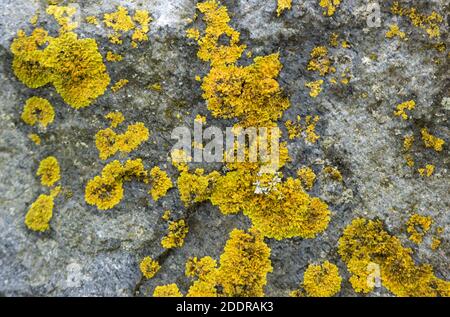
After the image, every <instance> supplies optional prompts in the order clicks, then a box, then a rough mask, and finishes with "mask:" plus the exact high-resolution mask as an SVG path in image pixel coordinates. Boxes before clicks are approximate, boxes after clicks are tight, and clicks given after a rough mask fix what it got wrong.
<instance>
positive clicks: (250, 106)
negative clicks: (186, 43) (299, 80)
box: [197, 0, 290, 126]
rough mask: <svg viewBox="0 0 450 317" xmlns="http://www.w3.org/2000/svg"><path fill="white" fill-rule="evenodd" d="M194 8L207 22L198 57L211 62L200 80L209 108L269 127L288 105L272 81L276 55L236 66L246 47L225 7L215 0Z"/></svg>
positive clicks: (242, 122) (222, 115)
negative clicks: (223, 40) (230, 24)
mask: <svg viewBox="0 0 450 317" xmlns="http://www.w3.org/2000/svg"><path fill="white" fill-rule="evenodd" d="M197 8H198V9H199V10H200V12H201V13H203V14H204V16H203V20H204V22H205V23H206V29H205V32H204V35H203V36H201V37H200V39H199V40H198V44H199V47H200V48H199V51H198V53H197V56H198V57H199V58H200V59H201V60H203V61H206V62H210V64H211V70H210V72H209V74H208V75H207V76H205V77H204V78H203V83H202V89H203V91H204V93H203V98H204V99H206V101H207V106H208V109H209V110H211V112H212V114H213V115H214V116H215V117H220V118H224V119H227V118H235V117H237V118H238V119H239V120H240V125H242V126H264V125H266V126H267V125H268V126H271V125H272V122H273V121H275V120H277V119H279V118H280V117H281V115H282V112H283V111H284V110H285V109H287V108H288V107H289V106H290V104H289V100H288V99H287V98H284V97H283V96H282V91H281V89H280V86H279V84H278V82H277V81H276V80H275V78H276V77H278V75H279V72H280V70H281V67H282V65H281V63H280V61H279V54H271V55H268V56H261V57H256V58H255V59H254V61H253V64H251V65H249V66H246V67H242V66H239V65H237V61H238V60H239V58H240V57H241V56H242V53H243V52H244V50H245V48H246V47H245V45H239V37H240V34H239V32H237V31H236V30H234V29H233V28H232V27H231V26H229V25H228V22H229V21H230V17H229V16H228V12H227V8H226V7H224V6H220V5H219V3H218V2H217V1H215V0H208V1H205V2H203V3H199V4H198V5H197ZM222 36H224V37H227V38H229V43H228V44H227V45H221V44H220V43H219V42H220V41H219V38H221V37H222Z"/></svg>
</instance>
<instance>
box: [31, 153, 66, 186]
mask: <svg viewBox="0 0 450 317" xmlns="http://www.w3.org/2000/svg"><path fill="white" fill-rule="evenodd" d="M36 175H37V176H40V177H41V184H42V185H44V186H48V187H51V186H53V185H54V184H55V183H56V182H57V181H59V179H60V178H61V175H60V168H59V164H58V160H57V159H56V157H54V156H49V157H47V158H45V159H43V160H42V161H41V162H40V163H39V168H38V170H37V173H36Z"/></svg>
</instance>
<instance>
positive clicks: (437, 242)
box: [431, 237, 442, 250]
mask: <svg viewBox="0 0 450 317" xmlns="http://www.w3.org/2000/svg"><path fill="white" fill-rule="evenodd" d="M441 243H442V241H441V239H439V238H436V237H433V239H432V240H431V250H437V249H438V248H439V246H440V245H441Z"/></svg>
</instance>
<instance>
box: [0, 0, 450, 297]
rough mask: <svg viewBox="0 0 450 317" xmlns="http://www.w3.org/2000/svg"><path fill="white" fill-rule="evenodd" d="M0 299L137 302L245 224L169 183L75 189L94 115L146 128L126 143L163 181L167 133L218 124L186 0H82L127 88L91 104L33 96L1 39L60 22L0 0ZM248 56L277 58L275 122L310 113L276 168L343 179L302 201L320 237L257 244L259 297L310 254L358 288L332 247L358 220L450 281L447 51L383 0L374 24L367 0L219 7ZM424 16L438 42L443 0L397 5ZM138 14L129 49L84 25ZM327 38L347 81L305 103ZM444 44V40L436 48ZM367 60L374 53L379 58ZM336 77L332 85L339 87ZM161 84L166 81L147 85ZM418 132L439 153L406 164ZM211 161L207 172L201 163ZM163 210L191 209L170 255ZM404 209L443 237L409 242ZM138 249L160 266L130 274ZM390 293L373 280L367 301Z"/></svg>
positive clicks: (91, 167) (91, 165)
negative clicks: (45, 181) (37, 108)
mask: <svg viewBox="0 0 450 317" xmlns="http://www.w3.org/2000/svg"><path fill="white" fill-rule="evenodd" d="M0 2H1V7H2V9H1V11H0V31H1V32H0V63H1V71H0V85H1V87H2V88H1V90H0V100H1V101H0V118H1V124H0V136H1V137H0V242H1V243H0V295H6V296H17V295H19V296H22V295H38V296H85V295H92V296H105V295H106V296H136V295H138V296H139V295H150V294H152V292H153V289H154V287H155V286H157V285H162V284H169V283H177V284H178V286H179V287H180V290H181V291H182V292H183V293H185V292H186V291H187V288H188V286H189V281H188V279H187V278H186V277H185V276H184V265H185V262H186V260H187V259H188V258H189V257H191V256H198V257H201V256H206V255H210V256H212V257H214V258H216V259H218V258H219V256H220V254H221V253H222V250H223V246H224V244H225V242H226V240H227V239H228V235H229V232H230V231H231V230H232V229H233V228H242V229H244V228H248V227H249V226H250V225H251V222H250V221H249V219H248V218H246V217H245V216H244V215H242V214H238V215H232V216H225V215H222V214H221V213H220V212H219V211H218V209H217V208H216V207H213V206H212V205H211V204H209V203H204V204H200V205H198V206H196V207H195V208H193V210H186V209H185V208H184V207H183V204H182V203H181V201H180V199H179V194H178V191H177V190H176V189H172V190H170V191H169V193H168V195H167V196H166V197H164V198H163V199H161V200H159V201H158V202H157V203H155V202H153V201H152V200H151V199H150V196H149V195H148V194H147V188H146V187H145V186H143V185H140V184H138V183H134V182H133V183H127V184H126V185H125V197H124V199H123V200H122V202H121V203H120V204H119V205H118V206H117V207H115V208H114V209H113V210H110V211H106V212H104V211H99V210H97V209H96V208H95V207H92V206H89V205H87V204H86V202H85V201H84V188H85V185H86V182H87V181H88V180H89V179H91V178H92V177H94V176H95V175H98V174H99V172H100V171H101V169H102V167H103V166H104V164H105V163H104V162H102V161H101V160H100V159H99V158H98V151H97V149H96V147H95V143H94V135H95V133H96V132H97V131H98V130H99V129H100V128H104V127H106V126H107V122H106V120H104V118H103V115H105V114H106V113H108V112H109V111H113V110H118V111H122V112H123V114H124V115H125V117H126V120H127V122H135V121H142V122H144V123H145V125H146V126H147V127H148V128H149V130H150V131H151V137H150V140H149V141H148V142H146V143H144V144H143V145H142V146H140V147H139V148H138V149H137V150H136V151H133V152H132V153H131V155H130V157H140V158H142V159H143V161H144V163H145V164H146V166H147V167H151V166H154V165H159V166H160V167H162V168H164V169H166V170H168V171H169V174H170V176H171V177H172V179H173V180H175V177H174V175H176V170H175V169H174V168H173V167H171V164H170V162H169V161H168V154H169V151H170V148H171V147H172V145H173V144H174V142H175V141H174V140H171V138H170V135H171V131H172V129H173V128H175V127H177V126H181V125H188V126H191V125H192V123H193V119H194V118H195V116H196V115H197V114H198V113H200V114H203V115H207V117H208V121H207V122H208V124H211V125H217V126H222V127H225V126H226V122H224V120H217V119H214V118H212V117H211V115H210V113H209V111H208V110H207V108H206V104H205V101H204V100H203V99H202V96H201V94H202V91H201V88H200V83H199V82H197V81H196V80H195V76H196V75H201V76H203V75H204V74H206V73H207V72H208V66H207V65H206V64H205V63H202V62H201V61H199V60H198V59H197V57H196V52H197V46H196V44H195V43H194V42H193V41H192V40H189V39H187V38H186V36H185V30H186V29H187V28H188V23H189V21H188V19H189V18H191V17H193V15H194V13H195V5H196V1H194V0H171V1H166V0H154V1H147V0H142V1H100V0H97V1H89V2H85V1H78V3H75V5H77V7H78V8H79V13H78V14H79V15H80V21H81V22H82V23H81V24H80V26H79V28H78V29H76V31H75V32H76V33H78V34H79V36H80V37H91V38H95V39H96V40H97V42H98V44H99V47H100V51H101V53H102V55H104V54H106V52H107V51H108V50H113V51H115V52H117V53H121V54H123V55H124V56H125V58H124V60H123V61H122V62H119V63H108V64H107V66H108V72H109V74H110V76H111V80H112V83H114V82H116V81H118V80H119V79H122V78H126V79H128V80H129V84H128V85H127V86H126V87H125V88H123V89H122V90H120V91H119V92H117V93H114V94H113V93H112V92H111V91H110V90H108V91H107V92H106V93H105V94H104V95H103V96H101V97H100V98H98V99H97V100H96V101H95V102H94V103H93V104H92V105H91V106H90V107H88V108H85V109H82V110H74V109H72V108H71V107H69V106H68V105H66V104H65V103H64V102H63V100H62V99H61V97H60V96H59V95H58V94H57V93H56V91H55V90H54V88H53V87H49V86H45V87H42V88H39V89H29V88H27V87H26V86H24V85H23V84H22V83H21V82H20V81H19V80H18V79H17V78H16V77H15V76H14V74H13V72H12V69H11V62H12V54H11V52H10V49H9V47H10V45H11V42H12V40H13V38H14V37H15V36H16V32H17V30H18V29H24V30H27V31H29V30H31V29H32V25H31V24H30V23H29V20H30V18H31V17H32V16H33V15H34V14H35V13H36V11H37V10H40V11H41V15H40V17H39V21H38V25H40V26H44V27H45V28H46V29H48V30H49V31H50V32H56V30H57V25H56V24H55V23H54V21H53V20H52V18H51V17H50V16H48V15H46V14H45V7H46V3H45V1H28V0H27V1H25V0H15V1H12V0H0ZM223 3H224V4H226V5H227V7H228V9H229V12H230V15H231V17H232V21H231V24H232V25H233V27H234V28H236V29H237V30H238V31H240V32H241V41H242V42H243V43H246V44H247V46H248V47H249V48H250V49H251V50H252V52H253V55H254V56H258V55H265V54H270V53H274V52H279V53H280V58H281V62H282V63H283V70H282V72H281V75H280V78H279V82H280V84H281V85H282V87H283V89H284V91H285V92H286V94H287V95H288V96H289V98H290V101H291V104H292V105H291V108H290V109H289V110H288V111H286V112H285V114H284V117H283V119H282V120H280V125H281V122H282V121H285V120H288V119H291V120H295V118H296V117H297V115H301V116H302V117H303V116H305V115H306V114H312V115H319V116H320V121H319V123H318V125H317V129H316V130H317V133H318V134H319V135H320V136H321V139H320V140H319V142H318V143H316V144H314V145H311V144H307V143H306V142H305V141H304V140H303V139H296V140H292V141H291V140H289V142H288V144H289V150H290V155H291V157H292V159H293V160H292V162H291V163H289V164H288V166H286V168H285V171H284V172H285V175H295V172H296V171H297V170H298V168H300V167H301V166H303V165H308V166H311V165H312V166H313V168H314V169H315V170H316V171H320V169H321V167H322V166H323V165H333V166H335V167H337V168H338V169H339V170H340V171H341V173H342V175H343V179H344V181H343V183H338V182H335V181H331V180H330V179H327V178H326V177H319V179H318V182H317V184H316V185H315V187H314V189H313V190H312V192H311V193H312V195H313V196H317V197H320V198H322V199H323V200H325V201H326V202H327V203H328V204H329V205H330V209H331V210H332V218H331V222H330V225H329V227H328V229H327V230H326V231H325V232H324V233H323V234H320V235H319V236H318V237H317V238H316V239H299V238H293V239H286V240H282V241H275V240H272V239H266V242H267V244H268V245H269V246H270V248H271V249H272V253H271V260H272V265H273V272H272V273H270V274H269V275H268V276H267V278H268V284H267V286H266V289H265V291H266V295H268V296H287V295H288V294H289V292H290V291H291V290H293V289H295V288H297V287H298V285H299V283H300V282H301V280H302V276H303V272H304V271H305V268H306V266H307V265H308V264H309V263H316V262H321V261H324V260H329V261H330V262H333V263H336V264H337V265H338V267H339V269H340V273H341V275H342V276H343V277H344V282H343V285H342V290H341V292H340V294H339V295H340V296H355V295H357V294H356V293H355V292H354V291H353V289H352V287H351V285H350V283H349V282H348V281H347V280H348V272H347V270H346V267H345V264H344V263H343V262H342V261H341V259H340V257H339V255H338V253H337V241H338V239H339V237H340V236H341V234H342V230H343V229H344V228H345V226H346V225H347V224H348V223H349V222H350V221H351V220H352V219H353V218H356V217H361V216H362V217H367V218H372V219H375V218H379V219H382V220H383V221H384V222H385V223H386V226H387V229H388V230H389V232H390V233H391V234H394V235H396V236H398V237H399V238H400V239H401V240H402V242H403V244H404V245H405V246H408V247H411V248H412V249H413V250H414V253H413V254H414V255H413V256H414V259H415V260H416V261H417V262H418V263H429V264H431V265H432V266H433V268H434V269H435V272H436V274H437V276H439V277H441V278H443V279H446V280H450V266H449V265H448V264H449V261H450V239H449V234H450V226H449V225H450V217H449V212H450V210H449V206H450V195H449V181H450V179H449V175H448V169H449V163H450V161H449V155H448V143H449V141H450V140H449V132H450V131H449V128H450V127H449V122H448V114H449V111H450V109H449V97H450V96H449V73H448V61H449V59H448V55H447V54H448V50H447V51H445V52H438V51H437V50H434V49H430V48H429V47H428V43H430V42H431V41H430V39H429V38H428V36H427V35H426V33H425V32H424V31H423V30H421V29H418V28H414V27H413V26H411V24H410V23H409V21H408V20H407V19H406V18H398V17H396V16H394V15H392V14H391V13H390V12H389V8H390V5H391V4H392V1H380V5H381V25H380V26H379V27H368V26H367V23H366V17H367V11H366V7H367V1H364V0H343V1H342V4H341V6H340V7H339V8H338V10H337V11H336V13H335V15H334V16H332V17H324V16H323V15H322V8H320V7H319V6H318V1H315V0H301V1H299V0H293V7H292V9H291V10H289V11H285V12H284V13H283V14H282V15H281V16H280V17H277V15H276V1H275V0H271V1H262V0H239V1H231V0H229V1H228V0H227V1H223ZM405 3H406V4H409V5H414V6H417V7H418V8H419V9H420V10H422V11H425V12H431V11H432V10H435V11H437V12H439V13H441V14H443V15H444V22H443V24H442V25H441V33H442V35H441V38H442V39H448V35H449V34H448V15H447V14H448V12H449V4H448V1H444V0H441V1H439V0H433V1H426V3H425V2H424V1H405ZM118 4H120V5H124V6H126V7H127V8H129V9H131V10H132V9H135V8H141V9H147V10H149V12H150V13H151V15H152V17H153V19H154V21H153V22H152V23H151V30H150V33H149V37H150V40H149V41H148V42H145V43H144V44H142V45H140V47H139V48H137V49H131V48H130V47H129V45H122V46H114V45H113V44H111V43H109V42H108V38H107V31H106V29H105V28H104V27H103V26H102V25H100V26H95V25H90V24H87V23H85V22H84V17H86V16H88V15H95V16H97V17H98V18H99V19H100V17H101V16H102V14H103V13H105V12H111V11H113V10H114V8H115V7H116V5H118ZM392 23H398V25H399V26H400V29H401V30H403V31H404V32H405V33H406V35H407V38H408V40H407V41H401V40H400V39H398V38H394V39H387V38H386V37H385V33H386V32H387V31H388V29H389V25H390V24H392ZM333 32H336V33H338V34H340V36H341V39H346V40H347V41H348V42H349V43H350V45H351V47H350V48H342V47H338V48H332V49H330V55H331V56H333V59H334V60H335V66H336V68H337V72H336V76H339V75H340V74H341V73H342V72H343V71H344V70H345V69H346V68H347V67H348V70H349V73H350V74H351V80H350V83H349V84H348V85H344V84H340V83H338V84H336V85H332V84H330V83H329V82H328V81H327V80H326V82H325V84H324V90H323V91H322V93H321V94H320V95H319V96H318V97H317V98H316V99H313V98H311V97H310V96H309V91H308V89H307V88H305V86H304V85H305V83H306V82H309V81H313V80H317V79H318V77H317V75H316V74H314V73H312V72H310V71H308V70H307V69H306V64H307V61H308V59H309V53H310V52H311V50H312V49H313V48H314V47H316V46H320V45H328V43H329V37H330V36H331V34H332V33H333ZM447 44H448V42H447ZM375 57H376V58H375ZM339 79H340V78H339V77H338V81H339ZM153 83H161V86H162V90H161V91H155V90H151V89H148V88H147V86H149V85H151V84H153ZM34 95H37V96H41V97H45V98H47V99H48V100H50V101H51V103H52V104H53V106H54V108H55V111H56V117H55V122H54V123H53V124H52V125H50V126H49V127H48V128H47V129H46V130H45V131H41V132H39V134H40V136H41V138H42V145H41V146H36V145H35V144H33V143H32V142H31V141H30V140H29V139H28V137H27V135H28V134H29V133H31V132H36V129H34V128H32V127H29V126H27V125H26V124H25V123H24V122H23V121H21V119H20V114H21V111H22V105H23V104H24V102H25V100H26V99H27V98H29V97H31V96H34ZM409 99H414V100H415V101H416V103H417V107H416V109H415V110H414V112H413V113H414V114H413V119H412V120H409V121H402V120H400V119H399V118H397V117H394V115H393V111H394V109H395V106H396V105H397V104H399V103H401V102H403V101H406V100H409ZM423 127H427V128H428V129H430V131H432V132H433V133H434V134H435V135H437V136H439V137H441V138H443V139H444V140H445V141H446V145H445V146H444V150H443V151H442V152H441V153H436V152H433V151H432V150H430V149H425V148H424V147H423V146H422V145H420V146H417V148H416V149H415V151H416V167H415V169H410V168H408V167H407V166H406V164H405V160H404V158H403V150H402V146H403V136H405V135H408V134H411V133H414V134H415V135H416V136H420V129H421V128H423ZM48 155H54V156H56V157H57V158H58V160H59V162H60V164H61V175H62V180H61V184H62V186H63V195H61V196H60V197H59V198H58V199H57V200H56V207H55V211H54V216H53V219H52V220H51V229H50V230H49V231H48V232H45V233H42V234H37V233H35V232H31V231H30V230H28V229H27V228H26V226H25V224H24V217H25V214H26V212H27V210H28V208H29V205H30V204H31V203H32V202H33V201H34V200H35V199H36V198H37V196H38V195H39V194H41V193H43V192H44V189H43V187H42V186H41V185H40V183H39V179H38V177H37V176H36V175H35V173H36V170H37V167H38V165H39V161H40V160H41V159H42V158H44V157H46V156H48ZM425 164H434V165H435V166H436V173H435V175H433V176H432V177H430V178H423V177H420V176H419V175H418V173H417V167H423V166H424V165H425ZM204 167H205V168H206V169H211V168H212V167H211V166H207V165H205V166H204ZM165 210H172V211H173V214H174V216H175V217H177V218H187V219H188V224H189V234H188V235H187V238H186V240H185V245H184V246H183V247H182V248H180V249H173V250H170V251H165V250H164V249H163V248H162V247H161V244H160V240H161V238H162V237H163V236H164V235H165V233H166V224H165V223H164V221H163V220H162V219H161V215H162V213H163V212H164V211H165ZM413 213H419V214H423V215H429V216H431V217H432V218H433V221H434V224H433V228H437V227H442V228H444V232H443V233H442V235H441V239H442V244H441V246H440V247H439V248H438V249H437V250H434V251H433V250H432V249H431V248H430V243H431V239H432V237H433V232H434V231H433V230H432V231H430V233H429V234H427V235H426V236H425V240H424V242H423V243H422V244H421V245H419V246H417V245H415V244H413V243H412V242H410V241H409V240H408V234H407V233H406V221H407V220H408V218H409V217H410V216H411V215H412V214H413ZM147 255H151V256H152V257H154V258H159V259H160V263H161V266H162V268H161V270H160V272H159V273H158V274H157V275H156V276H155V278H153V279H151V280H149V281H142V280H141V273H140V271H139V266H138V264H139V261H140V260H141V259H142V258H143V257H144V256H147ZM376 295H384V296H390V293H389V292H388V291H387V290H386V289H384V288H378V289H376V291H375V292H373V293H371V296H376Z"/></svg>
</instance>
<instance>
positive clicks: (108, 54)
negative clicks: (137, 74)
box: [106, 51, 123, 62]
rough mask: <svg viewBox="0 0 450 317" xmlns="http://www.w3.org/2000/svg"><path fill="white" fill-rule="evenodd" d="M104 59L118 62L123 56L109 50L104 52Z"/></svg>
mask: <svg viewBox="0 0 450 317" xmlns="http://www.w3.org/2000/svg"><path fill="white" fill-rule="evenodd" d="M106 60H107V61H108V62H120V61H121V60H123V56H122V55H120V54H114V53H113V52H111V51H108V52H106Z"/></svg>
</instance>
